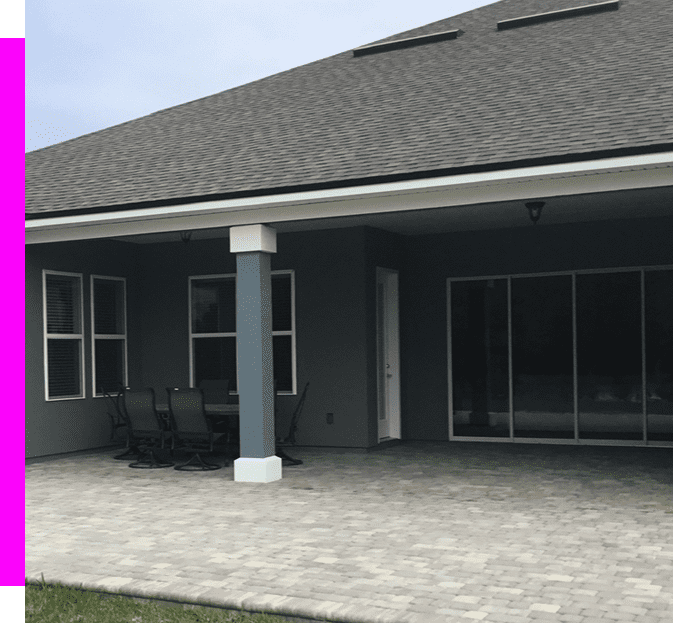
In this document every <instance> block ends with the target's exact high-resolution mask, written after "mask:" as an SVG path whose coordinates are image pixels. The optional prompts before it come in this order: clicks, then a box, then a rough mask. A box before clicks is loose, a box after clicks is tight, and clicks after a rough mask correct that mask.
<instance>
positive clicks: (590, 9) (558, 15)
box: [498, 0, 619, 30]
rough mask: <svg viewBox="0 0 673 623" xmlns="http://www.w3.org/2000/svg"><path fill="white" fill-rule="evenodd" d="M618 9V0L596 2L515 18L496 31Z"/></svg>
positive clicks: (506, 20) (501, 24) (501, 25)
mask: <svg viewBox="0 0 673 623" xmlns="http://www.w3.org/2000/svg"><path fill="white" fill-rule="evenodd" d="M618 8H619V0H609V2H598V3H597V4H587V5H584V6H578V7H575V8H573V9H562V10H560V11H550V12H549V13H538V14H537V15H528V16H526V17H515V18H514V19H505V20H503V21H502V22H498V30H507V29H508V28H518V27H519V26H528V25H529V24H539V23H541V22H551V21H553V20H557V19H565V18H567V17H577V16H578V15H588V14H590V13H602V12H603V11H616V10H617V9H618Z"/></svg>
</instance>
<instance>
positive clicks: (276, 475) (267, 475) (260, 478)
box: [234, 454, 283, 482]
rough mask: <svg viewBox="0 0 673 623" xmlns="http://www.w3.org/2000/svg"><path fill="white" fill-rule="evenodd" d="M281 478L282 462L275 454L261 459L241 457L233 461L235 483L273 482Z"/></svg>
mask: <svg viewBox="0 0 673 623" xmlns="http://www.w3.org/2000/svg"><path fill="white" fill-rule="evenodd" d="M282 477H283V462H282V461H281V459H280V458H279V457H277V456H276V455H275V454H274V455H272V456H267V457H265V458H263V459H258V458H253V457H241V458H240V459H236V460H235V461H234V481H235V482H274V481H276V480H280V479H281V478H282Z"/></svg>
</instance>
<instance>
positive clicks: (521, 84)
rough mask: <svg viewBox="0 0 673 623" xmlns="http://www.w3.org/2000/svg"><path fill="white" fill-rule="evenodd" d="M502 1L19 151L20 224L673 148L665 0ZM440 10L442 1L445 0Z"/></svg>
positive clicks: (672, 76)
mask: <svg viewBox="0 0 673 623" xmlns="http://www.w3.org/2000/svg"><path fill="white" fill-rule="evenodd" d="M599 1H601V0H502V1H501V2H497V3H495V4H491V5H488V6H485V7H482V8H480V9H476V10H474V11H470V12H468V13H464V14H462V15H458V16H455V17H450V18H448V19H445V20H441V21H438V22H434V23H432V24H428V25H427V26H423V27H421V28H416V29H413V30H410V31H407V32H404V33H400V34H398V35H395V36H393V37H388V38H387V39H385V40H383V41H393V40H396V39H402V38H407V37H414V36H418V35H422V34H429V33H436V32H442V31H446V30H453V29H460V30H462V31H463V34H461V36H459V37H458V38H457V39H455V40H449V41H440V42H436V43H431V44H427V45H421V46H417V47H412V48H405V49H399V50H390V51H385V52H381V53H377V54H369V55H364V56H358V57H355V56H354V55H353V53H352V51H351V50H349V51H346V52H343V53H341V54H337V55H335V56H332V57H329V58H326V59H322V60H319V61H316V62H314V63H310V64H308V65H304V66H301V67H297V68H295V69H292V70H289V71H286V72H283V73H280V74H276V75H274V76H270V77H268V78H264V79H262V80H258V81H256V82H252V83H250V84H247V85H243V86H240V87H237V88H234V89H231V90H228V91H224V92H222V93H218V94H215V95H212V96H209V97H205V98H202V99H199V100H196V101H193V102H189V103H187V104H183V105H180V106H176V107H173V108H169V109H166V110H162V111H159V112H156V113H153V114H151V115H148V116H146V117H142V118H140V119H136V120H134V121H129V122H127V123H123V124H121V125H118V126H115V127H112V128H108V129H105V130H101V131H99V132H95V133H93V134H89V135H86V136H82V137H78V138H75V139H72V140H70V141H66V142H64V143H60V144H58V145H53V146H51V147H46V148H44V149H40V150H37V151H34V152H30V153H28V154H26V212H27V216H28V218H39V217H43V216H50V215H53V213H55V212H59V213H68V212H70V211H79V210H84V211H92V210H93V211H98V210H100V211H103V210H110V209H123V208H124V207H129V206H131V205H137V204H146V203H148V202H150V203H151V202H165V203H182V202H185V201H190V200H195V199H196V198H216V197H226V196H236V195H240V194H266V193H272V192H273V193H275V192H279V191H280V192H282V190H283V189H290V188H296V187H298V186H304V185H313V184H315V185H324V186H329V185H338V184H346V183H353V182H354V181H355V180H360V182H363V181H366V180H371V181H374V180H377V179H384V178H386V176H400V177H402V178H404V177H408V176H420V175H425V174H428V172H437V171H442V172H444V173H446V172H450V171H451V170H455V169H459V170H460V168H461V167H470V166H473V167H495V168H499V167H504V166H506V165H507V163H512V162H518V161H530V160H533V159H537V158H553V157H564V156H565V157H569V158H578V159H579V158H581V157H582V154H589V153H595V152H601V151H610V150H616V149H621V148H631V149H637V150H638V149H639V150H644V151H647V150H650V149H652V150H654V149H655V148H656V146H660V147H661V146H662V145H665V144H673V37H672V36H671V27H672V26H673V2H671V0H622V1H621V3H620V8H619V10H617V11H608V12H604V13H597V14H594V15H583V16H579V17H574V18H571V19H564V20H558V21H552V22H548V23H541V24H534V25H530V26H526V27H521V28H513V29H510V30H503V31H498V30H497V26H496V25H497V22H498V21H501V20H505V19H510V18H515V17H521V16H525V15H531V14H536V13H542V12H545V11H554V10H558V9H564V8H569V7H573V6H578V5H582V4H591V3H595V2H599ZM447 6H448V5H447Z"/></svg>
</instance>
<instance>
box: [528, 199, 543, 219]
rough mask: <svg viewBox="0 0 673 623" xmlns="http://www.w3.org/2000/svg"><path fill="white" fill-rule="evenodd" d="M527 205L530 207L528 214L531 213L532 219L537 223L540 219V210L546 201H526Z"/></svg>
mask: <svg viewBox="0 0 673 623" xmlns="http://www.w3.org/2000/svg"><path fill="white" fill-rule="evenodd" d="M526 207H527V208H528V214H530V220H531V221H533V225H535V224H536V223H537V222H538V221H539V220H540V212H542V208H543V207H544V201H529V202H528V203H526Z"/></svg>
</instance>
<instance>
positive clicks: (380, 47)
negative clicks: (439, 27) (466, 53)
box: [353, 29, 463, 56]
mask: <svg viewBox="0 0 673 623" xmlns="http://www.w3.org/2000/svg"><path fill="white" fill-rule="evenodd" d="M462 34H463V31H462V30H458V29H457V30H444V31H443V32H436V33H434V34H432V35H421V36H419V37H409V38H408V39H397V40H396V41H387V42H385V43H372V44H371V45H363V46H361V47H359V48H355V49H354V50H353V56H364V55H365V54H376V53H377V52H386V51H388V50H399V49H401V48H413V47H416V46H417V45H425V44H426V43H435V42H436V41H446V40H447V39H456V38H457V37H459V36H460V35H462Z"/></svg>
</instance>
